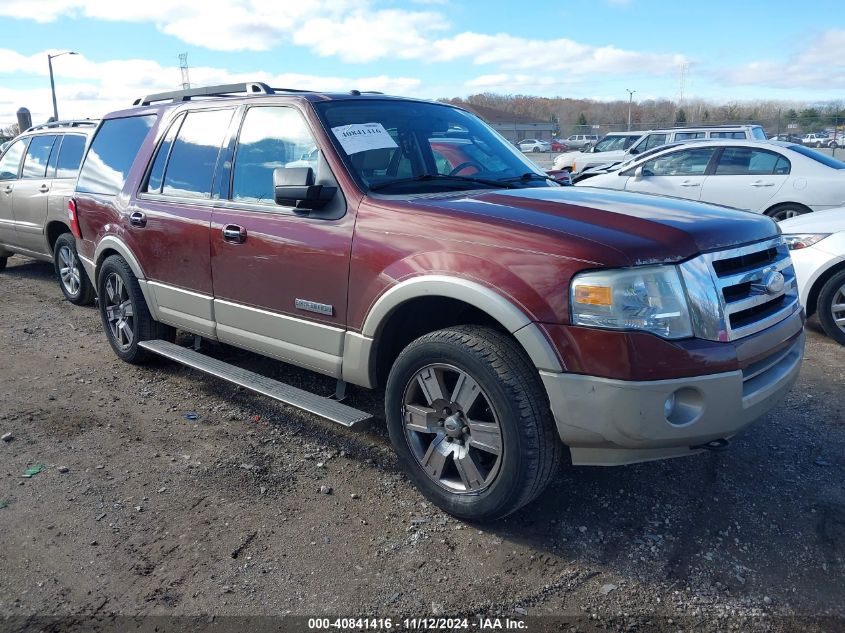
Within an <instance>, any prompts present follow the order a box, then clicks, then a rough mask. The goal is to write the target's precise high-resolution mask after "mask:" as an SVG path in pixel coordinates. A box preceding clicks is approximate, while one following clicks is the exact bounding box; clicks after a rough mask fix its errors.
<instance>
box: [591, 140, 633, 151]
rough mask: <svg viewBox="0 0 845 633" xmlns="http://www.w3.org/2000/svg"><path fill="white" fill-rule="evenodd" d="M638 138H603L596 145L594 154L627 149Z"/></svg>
mask: <svg viewBox="0 0 845 633" xmlns="http://www.w3.org/2000/svg"><path fill="white" fill-rule="evenodd" d="M638 138H640V137H639V136H605V137H604V138H603V139H602V140H600V141H599V142H598V143H596V146H595V147H594V148H593V151H594V152H612V151H615V150H621V149H628V148H629V147H630V146H631V144H632V143H633V142H634V141H636V140H637V139H638Z"/></svg>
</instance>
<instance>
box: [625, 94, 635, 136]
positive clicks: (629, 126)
mask: <svg viewBox="0 0 845 633" xmlns="http://www.w3.org/2000/svg"><path fill="white" fill-rule="evenodd" d="M625 90H626V91H627V92H628V131H629V132H630V131H631V106H632V105H633V103H634V93H635V92H636V90H628V88H625Z"/></svg>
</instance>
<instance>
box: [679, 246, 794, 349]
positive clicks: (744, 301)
mask: <svg viewBox="0 0 845 633" xmlns="http://www.w3.org/2000/svg"><path fill="white" fill-rule="evenodd" d="M681 273H682V275H683V277H684V282H685V284H686V286H687V292H688V294H689V296H690V303H691V308H692V312H693V319H694V329H695V332H696V336H699V337H700V338H706V339H710V340H714V341H733V340H736V339H740V338H743V337H745V336H750V335H751V334H755V333H757V332H759V331H761V330H764V329H766V328H767V327H770V326H772V325H774V324H775V323H778V322H779V321H782V320H783V319H785V318H787V317H788V316H790V315H791V314H793V313H794V312H797V311H798V310H800V309H801V305H800V303H799V302H798V290H797V287H796V283H795V270H794V269H793V267H792V260H791V259H790V258H789V250H788V249H787V247H786V244H784V242H783V238H781V237H780V236H778V237H777V238H773V239H770V240H766V241H764V242H757V243H755V244H748V245H746V246H740V247H737V248H731V249H728V250H723V251H717V252H714V253H705V254H704V255H700V256H698V257H696V258H694V259H692V260H690V261H688V262H684V263H683V264H681ZM781 281H782V286H781V283H780V282H781Z"/></svg>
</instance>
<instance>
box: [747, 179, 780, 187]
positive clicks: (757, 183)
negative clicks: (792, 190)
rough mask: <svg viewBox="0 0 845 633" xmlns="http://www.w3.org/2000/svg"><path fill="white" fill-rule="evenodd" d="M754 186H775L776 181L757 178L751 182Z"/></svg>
mask: <svg viewBox="0 0 845 633" xmlns="http://www.w3.org/2000/svg"><path fill="white" fill-rule="evenodd" d="M751 186H752V187H774V186H775V183H773V182H763V181H762V180H755V181H754V182H752V183H751Z"/></svg>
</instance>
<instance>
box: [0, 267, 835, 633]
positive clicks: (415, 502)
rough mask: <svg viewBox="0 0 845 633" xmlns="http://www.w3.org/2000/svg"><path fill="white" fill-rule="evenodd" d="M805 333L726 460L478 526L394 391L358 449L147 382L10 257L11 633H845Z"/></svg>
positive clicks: (691, 463)
mask: <svg viewBox="0 0 845 633" xmlns="http://www.w3.org/2000/svg"><path fill="white" fill-rule="evenodd" d="M808 330H809V332H808V334H809V338H808V346H807V357H806V362H805V364H804V367H803V370H802V373H801V378H800V380H799V383H798V385H797V386H796V387H795V388H794V389H793V391H792V393H791V394H790V395H789V396H788V397H787V399H786V400H785V401H784V402H783V403H782V404H781V405H780V406H779V407H778V408H777V409H776V410H775V411H774V412H773V413H772V414H770V415H769V416H767V417H766V418H764V419H762V420H760V421H759V422H758V423H757V424H756V425H755V426H753V427H751V428H750V429H749V430H748V431H747V432H746V433H744V434H743V435H742V436H741V437H739V438H737V439H736V441H735V442H733V443H732V445H731V449H730V450H728V451H726V452H722V453H708V454H704V455H699V456H694V457H689V458H682V459H676V460H671V461H665V462H656V463H648V464H639V465H633V466H625V467H617V468H608V469H602V468H589V467H572V466H567V467H565V468H564V469H562V471H561V472H560V475H559V476H558V477H557V479H556V481H555V482H554V483H553V485H552V486H551V487H550V488H549V489H548V490H547V492H546V493H545V494H544V495H543V496H542V497H541V498H540V499H539V500H538V501H536V502H534V503H533V504H531V505H530V506H529V507H527V508H526V509H524V510H523V511H521V512H520V513H518V514H516V515H514V516H512V517H510V518H509V519H507V520H504V521H501V522H498V523H495V524H490V525H483V526H481V525H470V524H467V523H462V522H460V521H457V520H455V519H452V518H450V517H448V516H446V515H444V514H443V513H441V512H440V511H438V510H437V509H436V508H434V507H432V506H431V505H430V504H428V503H426V501H425V500H424V499H423V498H422V497H421V496H420V495H419V494H418V493H417V492H416V490H415V489H414V488H413V487H412V486H411V485H410V483H409V482H408V481H407V480H406V479H405V478H404V477H403V475H402V474H401V473H400V472H399V470H398V469H397V466H396V462H395V460H394V458H393V455H392V451H391V449H390V446H389V443H388V441H387V439H386V433H385V430H384V428H383V422H382V420H383V416H382V408H383V404H382V401H381V394H379V393H375V392H373V393H370V392H365V391H363V390H357V389H353V390H352V393H351V395H350V396H349V403H350V404H351V405H353V406H356V407H359V408H363V409H366V410H369V411H372V412H373V413H374V414H375V415H376V418H377V419H376V423H375V424H374V425H373V428H372V430H371V431H369V432H368V433H363V434H355V433H351V432H348V431H346V430H344V429H341V428H338V427H335V426H333V425H331V423H327V422H322V421H319V420H317V419H315V418H312V417H311V416H309V415H307V414H304V413H301V412H298V411H295V410H292V409H289V408H286V407H284V406H281V405H277V404H275V403H273V402H272V401H269V400H267V399H265V398H262V397H260V396H255V395H252V394H250V393H248V392H244V391H242V390H240V389H239V388H236V387H233V386H231V385H228V384H226V383H223V382H220V381H217V380H215V379H212V378H208V377H204V376H202V375H200V374H198V373H196V372H193V371H190V370H188V369H185V368H182V367H180V366H177V365H173V364H167V363H163V362H162V363H160V364H158V365H154V366H151V367H143V368H138V367H132V366H129V365H126V364H124V363H121V362H120V361H118V360H117V359H116V357H115V356H114V355H113V354H112V352H111V349H110V348H109V346H108V343H107V342H106V339H105V336H104V334H103V332H102V331H101V325H100V322H99V318H98V316H97V313H96V311H95V310H94V309H93V308H76V307H74V306H71V305H69V304H67V303H66V302H65V301H64V299H63V297H62V295H61V293H60V291H59V289H58V288H57V286H56V284H55V281H54V279H53V276H52V270H51V267H50V266H49V265H47V264H43V263H37V262H34V261H32V260H28V259H25V258H20V257H16V258H12V259H11V260H10V261H9V268H8V269H7V270H6V271H5V272H4V273H2V274H0V359H2V369H0V372H2V374H0V375H2V380H1V381H0V435H2V434H6V433H10V434H11V436H12V437H11V438H7V439H9V440H10V441H6V440H4V441H2V442H0V464H2V466H0V475H2V481H0V550H2V552H3V562H2V567H0V629H5V630H21V629H22V628H25V627H23V625H22V623H24V622H26V620H22V619H20V618H26V617H34V616H46V615H51V616H68V615H74V616H75V617H76V618H77V619H76V620H73V621H74V622H76V623H77V624H78V625H79V626H83V625H84V623H86V622H89V621H91V620H88V619H87V618H91V617H94V618H99V619H100V620H102V621H105V620H108V619H109V618H113V617H114V616H115V615H122V616H127V615H128V616H152V615H160V616H161V615H164V616H172V615H178V616H194V615H203V616H204V617H205V616H208V615H214V616H216V617H218V618H220V617H223V616H243V615H256V614H261V615H273V616H278V615H286V614H294V615H305V616H311V615H316V614H320V615H332V616H364V615H368V616H378V617H393V618H399V617H400V616H401V617H414V616H416V617H421V616H431V615H443V616H452V617H456V616H461V617H468V618H470V628H478V627H477V622H476V621H475V618H476V616H477V615H479V614H484V615H490V616H497V615H498V616H511V617H513V618H517V619H523V620H524V621H525V622H528V623H530V624H531V626H529V630H540V628H542V626H544V625H546V626H548V627H549V630H566V631H569V630H573V631H593V630H596V631H605V630H610V631H617V630H622V631H629V630H638V631H686V630H695V631H711V630H713V631H723V630H724V631H728V630H736V631H758V630H759V631H770V630H772V631H831V630H843V629H845V624H844V623H845V578H843V556H844V555H845V490H843V485H842V484H843V474H845V424H843V408H845V397H843V393H844V392H843V386H845V376H844V375H843V369H842V368H843V363H842V359H843V353H845V350H843V348H841V347H839V346H838V345H836V344H834V343H833V342H832V341H830V340H829V339H827V338H825V337H824V336H823V335H821V333H820V328H819V327H818V325H816V324H815V323H813V322H812V321H811V322H810V323H809V325H808ZM207 351H209V352H210V353H212V354H214V355H216V356H218V357H220V358H224V359H236V360H237V361H238V362H239V363H241V364H243V365H245V366H247V367H249V368H250V369H253V370H256V371H261V372H263V373H266V374H268V375H271V376H273V377H277V378H280V379H283V380H286V381H288V382H290V383H292V384H294V385H296V386H299V387H304V388H308V389H313V390H316V391H318V392H321V393H324V394H329V393H331V392H332V391H333V384H332V383H331V381H329V380H327V379H325V378H323V377H320V376H317V375H315V374H311V373H309V372H305V371H301V370H297V369H293V368H290V367H287V366H282V365H280V364H278V363H273V362H270V361H268V360H266V359H262V358H258V357H256V356H252V355H249V354H245V353H242V352H239V351H236V350H233V349H231V348H226V347H213V346H210V347H209V348H208V350H207ZM194 417H195V419H193V418H194ZM35 465H42V466H43V470H41V472H39V473H38V474H35V475H34V476H32V477H30V478H25V477H22V474H23V473H24V472H25V471H26V470H27V469H28V468H31V467H33V466H35ZM321 487H323V490H324V491H328V490H329V489H330V493H329V494H326V493H325V492H321V491H320V490H321ZM550 616H555V617H556V618H558V619H553V618H551V617H550ZM4 618H5V619H4ZM10 618H11V619H10ZM526 618H527V619H526ZM561 618H563V619H561ZM30 622H32V621H30ZM79 623H82V624H79ZM564 623H565V626H564ZM71 629H72V627H68V626H65V627H64V628H62V627H59V628H55V629H50V630H62V631H64V630H71ZM73 630H77V629H73ZM80 630H81V629H80Z"/></svg>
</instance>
